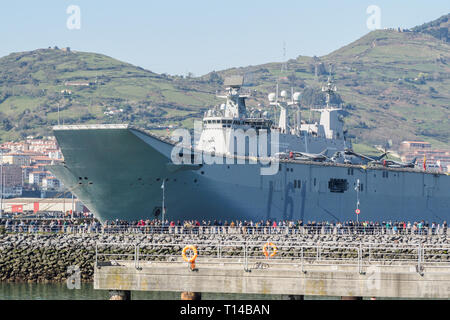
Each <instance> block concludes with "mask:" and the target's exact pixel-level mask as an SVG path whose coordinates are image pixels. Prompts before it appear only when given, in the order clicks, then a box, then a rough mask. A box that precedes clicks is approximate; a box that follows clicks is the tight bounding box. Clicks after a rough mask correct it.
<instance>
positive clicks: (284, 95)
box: [280, 90, 287, 98]
mask: <svg viewBox="0 0 450 320" xmlns="http://www.w3.org/2000/svg"><path fill="white" fill-rule="evenodd" d="M280 96H281V97H282V98H286V97H287V92H286V90H283V91H281V93H280Z"/></svg>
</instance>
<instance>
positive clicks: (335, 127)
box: [196, 77, 351, 156]
mask: <svg viewBox="0 0 450 320" xmlns="http://www.w3.org/2000/svg"><path fill="white" fill-rule="evenodd" d="M242 84H243V79H242V77H237V78H236V77H235V78H232V79H227V80H226V82H225V90H226V94H224V95H219V96H218V97H219V98H223V99H226V103H223V104H221V105H220V106H216V107H214V108H212V109H210V110H208V111H207V112H205V115H204V118H203V128H202V133H201V136H200V139H199V141H198V142H197V144H196V147H197V149H199V150H203V151H206V152H215V153H220V154H228V155H236V154H237V153H238V152H237V150H236V144H235V143H233V142H234V141H232V139H233V138H234V134H235V132H236V130H239V129H240V130H243V131H244V132H245V131H247V130H249V129H254V130H255V132H256V134H258V133H259V132H260V130H264V131H265V132H267V133H268V134H269V135H270V133H271V132H273V131H277V133H278V134H279V152H288V151H292V150H294V151H299V152H311V153H319V152H322V151H323V150H325V149H327V150H329V151H330V153H334V152H336V151H342V150H344V149H345V148H351V143H349V142H347V141H346V137H345V135H344V130H343V119H342V117H341V116H340V114H339V113H340V111H341V110H342V109H341V108H339V107H334V106H331V105H330V104H329V101H330V95H331V94H332V93H333V92H335V91H336V89H335V88H336V87H335V86H334V87H331V86H332V83H331V80H330V79H329V82H328V87H330V88H334V90H333V89H328V88H327V90H328V91H327V92H326V93H327V104H326V106H325V107H324V108H321V109H314V110H313V111H316V112H320V114H321V116H320V122H319V123H306V122H304V121H303V123H302V121H301V116H300V93H299V92H295V93H293V92H292V93H291V98H290V99H288V94H287V92H286V91H285V90H283V91H281V92H280V95H278V86H277V92H276V93H271V94H269V96H268V98H269V102H270V105H272V106H274V107H276V108H277V109H278V110H279V121H278V125H275V124H274V123H273V121H272V120H270V119H267V118H265V117H264V116H265V112H262V110H256V111H253V112H251V113H250V115H249V112H248V110H247V107H246V104H245V100H246V99H247V98H248V97H250V95H249V93H243V92H242V91H241V86H242ZM289 108H293V109H294V110H293V111H294V113H295V119H294V121H292V122H293V124H292V125H290V121H289V117H288V114H289V112H288V110H289ZM268 140H270V138H269V139H268ZM246 150H247V151H246V154H245V155H252V154H249V152H248V148H246ZM253 156H256V155H255V154H253Z"/></svg>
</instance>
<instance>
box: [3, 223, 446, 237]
mask: <svg viewBox="0 0 450 320" xmlns="http://www.w3.org/2000/svg"><path fill="white" fill-rule="evenodd" d="M2 227H5V225H2ZM5 230H6V232H12V233H40V232H41V233H94V234H98V233H100V234H172V235H186V234H194V235H197V234H208V235H210V234H218V235H228V234H229V235H234V234H240V235H286V234H287V235H336V236H345V235H411V236H442V235H447V231H448V230H447V228H444V227H438V228H431V227H428V228H425V227H424V228H422V229H417V230H414V229H398V230H394V229H393V228H386V227H382V226H375V227H363V226H345V227H337V226H332V227H331V226H328V227H327V226H301V227H290V226H278V227H273V226H258V227H256V226H235V227H233V226H194V227H185V226H175V227H172V226H108V225H106V226H89V225H70V224H67V225H49V224H28V225H20V224H9V225H8V226H7V227H6V228H5Z"/></svg>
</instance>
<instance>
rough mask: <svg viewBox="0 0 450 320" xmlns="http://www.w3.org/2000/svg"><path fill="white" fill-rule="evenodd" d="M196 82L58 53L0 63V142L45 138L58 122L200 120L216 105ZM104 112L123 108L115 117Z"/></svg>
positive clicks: (82, 55)
mask: <svg viewBox="0 0 450 320" xmlns="http://www.w3.org/2000/svg"><path fill="white" fill-rule="evenodd" d="M198 82H199V81H198V80H195V79H183V78H181V77H170V76H167V75H164V74H162V75H159V74H155V73H153V72H150V71H148V70H144V69H142V68H139V67H136V66H133V65H131V64H128V63H124V62H121V61H118V60H115V59H112V58H110V57H107V56H105V55H101V54H96V53H86V52H74V51H66V50H61V49H57V48H53V49H39V50H34V51H30V52H20V53H13V54H10V55H8V56H6V57H3V58H0V135H1V138H2V140H6V139H18V138H23V137H25V136H27V135H30V134H34V135H36V134H37V135H40V134H46V133H48V132H50V130H51V126H52V125H55V124H57V123H58V108H59V109H60V123H65V124H74V123H98V122H100V123H111V122H130V123H134V124H136V125H139V126H142V127H147V128H151V127H152V126H155V125H156V124H167V123H171V124H172V123H179V124H180V125H182V124H183V123H180V122H183V121H185V120H186V119H188V118H192V117H199V116H200V114H201V111H202V110H204V109H205V108H206V106H208V105H211V104H214V99H215V98H214V96H213V95H211V94H210V92H211V91H208V92H205V88H204V86H203V85H201V86H200V85H199V84H198ZM108 108H112V109H114V108H117V109H119V108H121V109H123V112H122V113H120V114H116V115H114V116H109V115H105V114H104V112H105V111H107V110H108Z"/></svg>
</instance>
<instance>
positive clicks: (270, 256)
mask: <svg viewBox="0 0 450 320" xmlns="http://www.w3.org/2000/svg"><path fill="white" fill-rule="evenodd" d="M268 246H271V247H272V253H271V254H270V255H269V251H268V250H267V247H268ZM277 252H278V249H277V246H276V245H274V244H273V243H272V242H267V243H266V244H265V245H264V246H263V253H264V255H265V256H266V258H267V259H268V258H272V257H273V256H274V255H276V254H277Z"/></svg>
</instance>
